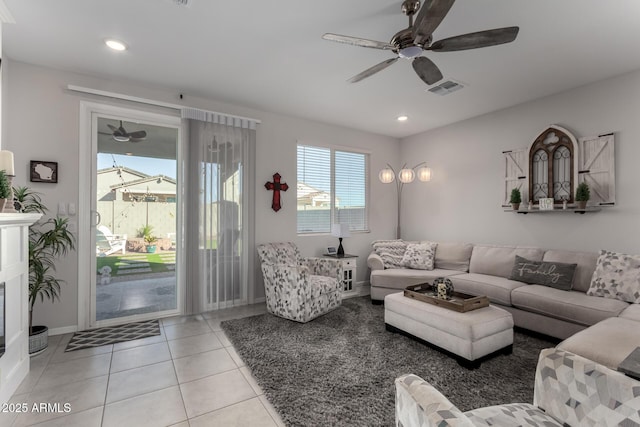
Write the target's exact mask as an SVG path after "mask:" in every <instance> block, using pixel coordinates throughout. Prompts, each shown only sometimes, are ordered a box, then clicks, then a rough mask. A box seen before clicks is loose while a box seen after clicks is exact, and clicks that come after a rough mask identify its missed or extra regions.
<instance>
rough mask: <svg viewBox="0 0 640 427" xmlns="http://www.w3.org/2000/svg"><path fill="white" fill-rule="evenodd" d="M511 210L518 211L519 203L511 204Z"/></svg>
mask: <svg viewBox="0 0 640 427" xmlns="http://www.w3.org/2000/svg"><path fill="white" fill-rule="evenodd" d="M511 208H512V209H513V210H514V211H517V210H518V209H520V203H511Z"/></svg>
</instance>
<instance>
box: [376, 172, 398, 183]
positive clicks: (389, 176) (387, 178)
mask: <svg viewBox="0 0 640 427" xmlns="http://www.w3.org/2000/svg"><path fill="white" fill-rule="evenodd" d="M378 179H379V180H380V182H382V183H383V184H391V183H392V182H393V181H395V179H396V175H395V174H394V173H393V171H392V170H391V169H389V168H384V169H382V170H381V171H380V173H379V174H378Z"/></svg>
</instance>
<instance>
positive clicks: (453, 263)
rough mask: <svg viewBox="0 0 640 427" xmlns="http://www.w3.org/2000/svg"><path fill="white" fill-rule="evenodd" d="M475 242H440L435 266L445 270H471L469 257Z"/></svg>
mask: <svg viewBox="0 0 640 427" xmlns="http://www.w3.org/2000/svg"><path fill="white" fill-rule="evenodd" d="M472 250H473V244H471V243H447V242H438V246H437V247H436V259H435V268H442V269H444V270H457V271H464V272H465V273H466V272H468V271H469V259H470V258H471V251H472Z"/></svg>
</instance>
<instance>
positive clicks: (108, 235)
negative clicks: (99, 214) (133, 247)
mask: <svg viewBox="0 0 640 427" xmlns="http://www.w3.org/2000/svg"><path fill="white" fill-rule="evenodd" d="M126 249H127V235H126V234H113V233H112V232H111V230H109V227H107V226H105V225H99V226H98V228H97V229H96V254H98V255H103V256H106V255H111V254H114V253H116V252H120V253H122V254H123V255H124V253H125V251H126Z"/></svg>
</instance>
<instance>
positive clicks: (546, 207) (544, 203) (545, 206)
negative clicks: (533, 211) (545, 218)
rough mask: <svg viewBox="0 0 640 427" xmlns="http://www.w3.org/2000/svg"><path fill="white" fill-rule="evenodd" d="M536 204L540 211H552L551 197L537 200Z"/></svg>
mask: <svg viewBox="0 0 640 427" xmlns="http://www.w3.org/2000/svg"><path fill="white" fill-rule="evenodd" d="M538 204H539V206H540V210H541V211H551V210H553V197H548V198H544V199H538Z"/></svg>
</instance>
